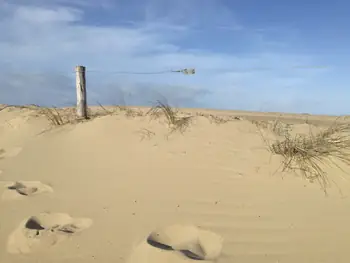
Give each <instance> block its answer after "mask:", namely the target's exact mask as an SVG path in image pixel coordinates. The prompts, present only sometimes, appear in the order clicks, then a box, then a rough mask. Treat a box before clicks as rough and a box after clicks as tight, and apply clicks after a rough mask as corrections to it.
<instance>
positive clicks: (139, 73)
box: [86, 69, 181, 75]
mask: <svg viewBox="0 0 350 263" xmlns="http://www.w3.org/2000/svg"><path fill="white" fill-rule="evenodd" d="M86 72H93V73H110V74H128V75H156V74H167V73H174V72H181V71H177V70H165V71H155V72H132V71H105V70H88V69H87V70H86Z"/></svg>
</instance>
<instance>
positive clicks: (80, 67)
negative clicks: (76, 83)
mask: <svg viewBox="0 0 350 263" xmlns="http://www.w3.org/2000/svg"><path fill="white" fill-rule="evenodd" d="M75 70H76V71H82V70H85V67H84V66H76V67H75Z"/></svg>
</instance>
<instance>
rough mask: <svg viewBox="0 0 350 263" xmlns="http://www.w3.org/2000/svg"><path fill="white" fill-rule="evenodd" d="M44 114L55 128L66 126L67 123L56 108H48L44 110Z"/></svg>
mask: <svg viewBox="0 0 350 263" xmlns="http://www.w3.org/2000/svg"><path fill="white" fill-rule="evenodd" d="M43 114H44V115H45V116H46V118H47V119H48V120H49V121H50V122H51V124H52V125H54V126H60V125H63V124H65V122H64V121H63V119H62V116H61V114H60V113H59V111H58V110H57V109H56V108H53V109H50V108H46V109H44V110H43Z"/></svg>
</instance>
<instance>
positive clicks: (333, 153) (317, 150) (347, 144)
mask: <svg viewBox="0 0 350 263" xmlns="http://www.w3.org/2000/svg"><path fill="white" fill-rule="evenodd" d="M269 149H270V151H271V152H272V153H273V154H278V155H281V156H282V157H283V163H282V165H283V171H286V170H292V171H296V170H299V171H300V172H301V174H302V175H303V177H304V178H306V179H307V180H309V181H311V182H312V181H317V182H319V183H320V185H321V187H322V189H323V190H324V191H325V193H327V187H328V186H329V184H330V180H329V178H328V175H327V173H326V172H325V171H324V170H323V169H322V167H321V166H322V165H335V166H336V167H337V168H339V169H341V167H340V166H339V165H338V164H337V163H336V162H335V160H339V161H341V162H342V163H344V164H347V165H350V125H349V124H334V125H332V126H331V127H329V128H327V129H325V130H324V131H321V132H319V133H318V134H316V135H314V134H312V132H311V131H310V133H309V134H298V135H296V136H294V137H292V136H291V135H290V134H289V133H286V134H285V137H284V140H281V141H279V140H277V141H275V142H274V143H273V144H271V145H269ZM341 170H342V169H341ZM332 181H333V180H332Z"/></svg>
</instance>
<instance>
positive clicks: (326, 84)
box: [0, 0, 350, 114]
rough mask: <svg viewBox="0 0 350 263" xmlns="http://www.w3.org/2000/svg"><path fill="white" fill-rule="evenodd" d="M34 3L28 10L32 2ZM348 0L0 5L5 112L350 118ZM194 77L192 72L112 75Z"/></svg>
mask: <svg viewBox="0 0 350 263" xmlns="http://www.w3.org/2000/svg"><path fill="white" fill-rule="evenodd" d="M29 2H30V3H29ZM349 10H350V2H348V1H346V0H342V1H340V0H333V1H322V0H319V1H316V0H308V1H300V0H294V1H287V0H285V1H277V0H269V1H261V0H231V1H230V0H176V1H170V0H114V1H112V0H101V1H97V0H94V1H93V0H85V1H83V0H31V1H27V0H11V1H10V0H5V1H4V0H3V1H0V57H1V59H0V81H1V85H0V103H9V104H31V103H34V104H41V105H48V106H52V105H55V106H62V105H73V104H74V102H75V79H74V67H75V66H76V65H85V66H86V67H87V71H88V72H87V89H88V100H89V103H90V104H96V102H99V103H102V104H118V103H119V104H120V103H125V104H134V105H149V104H150V103H151V102H154V101H155V100H157V99H159V98H162V97H166V98H167V99H168V101H169V102H170V103H171V104H173V105H174V106H179V107H203V108H217V109H240V110H256V111H283V112H301V113H318V114H350V103H348V102H349V98H350V88H349V87H348V85H349V83H350V26H349V25H350V16H349V15H348V14H349ZM181 68H196V75H190V76H186V75H182V74H177V73H172V74H158V75H157V74H154V75H133V74H117V72H119V71H128V72H158V71H166V70H174V69H181Z"/></svg>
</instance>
